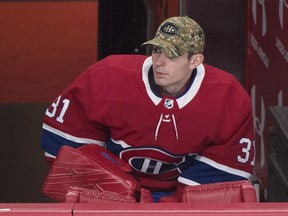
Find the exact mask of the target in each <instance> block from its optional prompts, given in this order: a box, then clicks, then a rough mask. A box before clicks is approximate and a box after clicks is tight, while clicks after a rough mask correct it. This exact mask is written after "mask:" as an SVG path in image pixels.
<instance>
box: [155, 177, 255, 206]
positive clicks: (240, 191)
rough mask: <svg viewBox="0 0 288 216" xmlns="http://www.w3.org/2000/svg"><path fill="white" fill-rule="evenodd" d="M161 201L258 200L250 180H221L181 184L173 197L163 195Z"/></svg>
mask: <svg viewBox="0 0 288 216" xmlns="http://www.w3.org/2000/svg"><path fill="white" fill-rule="evenodd" d="M159 202H182V203H194V202H209V203H238V202H257V199H256V191H255V189H254V187H253V186H252V185H251V183H250V182H249V181H246V180H243V181H235V182H220V183H213V184H203V185H197V186H184V185H179V186H178V187H177V190H176V192H175V194H174V196H173V197H163V198H161V199H160V201H159Z"/></svg>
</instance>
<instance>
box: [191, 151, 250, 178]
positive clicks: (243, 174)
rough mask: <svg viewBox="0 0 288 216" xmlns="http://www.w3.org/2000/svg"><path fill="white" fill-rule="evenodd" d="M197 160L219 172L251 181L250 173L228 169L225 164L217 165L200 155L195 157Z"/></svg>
mask: <svg viewBox="0 0 288 216" xmlns="http://www.w3.org/2000/svg"><path fill="white" fill-rule="evenodd" d="M195 160H198V161H201V162H203V163H206V164H208V165H210V166H212V167H214V168H216V169H219V170H222V171H224V172H227V173H231V174H233V175H237V176H241V177H243V178H247V179H249V178H250V176H251V174H250V173H248V172H245V171H243V170H239V169H234V168H231V167H228V166H226V165H223V164H220V163H217V162H215V161H213V160H211V159H209V158H206V157H203V156H200V155H197V156H196V157H195Z"/></svg>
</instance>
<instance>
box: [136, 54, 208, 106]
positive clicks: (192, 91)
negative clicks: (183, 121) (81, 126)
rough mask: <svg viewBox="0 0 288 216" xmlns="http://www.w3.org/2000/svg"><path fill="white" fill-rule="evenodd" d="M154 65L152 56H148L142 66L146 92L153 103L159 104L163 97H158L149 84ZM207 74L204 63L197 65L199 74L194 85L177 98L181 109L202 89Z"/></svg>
mask: <svg viewBox="0 0 288 216" xmlns="http://www.w3.org/2000/svg"><path fill="white" fill-rule="evenodd" d="M151 65H152V57H151V56H150V57H148V58H147V59H145V61H144V63H143V66H142V80H143V82H144V85H145V88H146V92H147V94H148V96H149V98H150V99H151V100H152V101H153V103H154V104H155V105H156V106H157V105H158V104H159V103H160V101H161V100H162V98H161V97H157V96H156V95H155V94H154V93H153V92H152V89H151V87H150V84H149V76H148V73H149V69H150V67H151ZM204 76H205V68H204V66H203V64H200V65H199V66H198V67H197V74H196V77H195V79H194V81H193V83H192V86H191V87H190V89H189V90H188V91H187V92H186V93H185V94H184V95H182V96H181V97H179V98H177V99H176V101H177V103H178V107H179V108H180V109H181V108H183V107H184V106H185V105H187V104H188V103H189V102H190V101H191V100H192V99H193V98H194V97H195V95H196V94H197V92H198V90H199V89H200V86H201V83H202V81H203V79H204Z"/></svg>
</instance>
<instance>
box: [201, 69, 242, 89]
mask: <svg viewBox="0 0 288 216" xmlns="http://www.w3.org/2000/svg"><path fill="white" fill-rule="evenodd" d="M204 68H205V78H206V82H208V83H210V84H220V85H221V84H226V86H231V87H236V88H242V85H241V83H240V81H239V80H238V79H237V78H236V76H235V75H234V74H232V73H229V72H227V71H225V70H223V69H220V68H216V67H214V66H211V65H208V64H204Z"/></svg>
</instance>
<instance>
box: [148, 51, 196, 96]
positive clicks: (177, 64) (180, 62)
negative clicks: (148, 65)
mask: <svg viewBox="0 0 288 216" xmlns="http://www.w3.org/2000/svg"><path fill="white" fill-rule="evenodd" d="M152 62H153V71H154V79H155V83H156V84H157V85H159V86H161V87H162V89H163V90H164V91H165V92H166V93H168V94H171V95H173V94H177V93H179V91H181V89H182V88H183V87H184V85H185V84H186V82H187V81H188V79H189V78H190V77H191V73H192V70H193V69H194V68H195V67H193V62H192V58H191V59H190V60H189V59H188V54H187V53H186V54H184V55H182V56H179V57H177V58H169V57H167V56H166V55H165V54H164V53H162V52H161V51H160V50H159V49H158V48H157V47H154V48H153V51H152Z"/></svg>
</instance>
